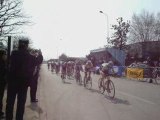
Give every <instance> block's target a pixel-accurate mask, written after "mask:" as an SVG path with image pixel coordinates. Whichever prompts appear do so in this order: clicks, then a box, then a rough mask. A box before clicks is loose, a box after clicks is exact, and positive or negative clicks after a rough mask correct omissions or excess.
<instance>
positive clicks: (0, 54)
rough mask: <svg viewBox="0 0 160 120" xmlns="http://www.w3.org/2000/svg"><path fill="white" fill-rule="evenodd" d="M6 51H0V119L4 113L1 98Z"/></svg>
mask: <svg viewBox="0 0 160 120" xmlns="http://www.w3.org/2000/svg"><path fill="white" fill-rule="evenodd" d="M5 56H6V51H4V50H0V118H3V117H4V112H3V110H2V108H3V96H4V90H5V86H6V80H5V77H6V72H7V69H6V57H5Z"/></svg>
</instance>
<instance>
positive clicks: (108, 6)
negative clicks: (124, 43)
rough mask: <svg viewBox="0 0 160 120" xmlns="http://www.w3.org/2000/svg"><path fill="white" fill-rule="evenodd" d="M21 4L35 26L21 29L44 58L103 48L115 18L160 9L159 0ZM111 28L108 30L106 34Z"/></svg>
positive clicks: (37, 0) (56, 0) (65, 0)
mask: <svg viewBox="0 0 160 120" xmlns="http://www.w3.org/2000/svg"><path fill="white" fill-rule="evenodd" d="M23 1H24V3H23V7H24V10H25V12H26V13H27V14H29V15H30V16H32V21H33V22H34V23H35V25H33V26H30V27H25V28H24V29H25V30H24V31H25V32H26V34H27V35H28V36H29V37H30V38H31V39H32V41H33V46H34V47H36V48H38V49H41V50H42V53H43V56H44V58H45V59H50V58H57V56H59V55H60V54H62V53H65V54H66V55H67V56H72V57H74V56H75V57H85V56H86V55H87V54H89V52H90V50H92V49H96V48H100V47H103V46H104V45H105V44H106V43H107V42H106V37H107V16H105V15H104V14H102V13H100V12H99V11H103V12H104V13H105V14H106V15H108V18H109V27H110V28H111V24H115V23H116V18H118V17H123V18H124V20H125V21H126V20H131V17H132V15H133V13H141V11H142V10H143V9H145V10H147V11H150V12H154V13H157V12H160V7H159V5H160V0H23ZM111 33H112V31H111V30H109V36H111Z"/></svg>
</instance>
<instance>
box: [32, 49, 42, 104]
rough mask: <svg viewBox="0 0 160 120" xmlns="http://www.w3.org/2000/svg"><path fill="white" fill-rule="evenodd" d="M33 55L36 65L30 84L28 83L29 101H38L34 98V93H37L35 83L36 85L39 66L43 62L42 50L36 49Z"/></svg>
mask: <svg viewBox="0 0 160 120" xmlns="http://www.w3.org/2000/svg"><path fill="white" fill-rule="evenodd" d="M35 57H36V66H35V70H34V73H33V78H32V80H31V84H30V97H31V102H38V99H37V98H36V93H37V85H38V78H39V71H40V66H41V64H42V62H43V56H42V52H41V51H40V50H36V51H35Z"/></svg>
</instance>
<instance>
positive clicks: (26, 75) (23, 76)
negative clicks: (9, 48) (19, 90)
mask: <svg viewBox="0 0 160 120" xmlns="http://www.w3.org/2000/svg"><path fill="white" fill-rule="evenodd" d="M34 65H35V60H34V57H33V56H32V55H31V54H30V53H29V52H28V51H27V50H15V51H13V52H12V54H11V63H10V73H9V75H10V79H9V81H8V82H10V83H19V84H29V80H30V79H31V78H32V75H33V69H32V68H33V66H34Z"/></svg>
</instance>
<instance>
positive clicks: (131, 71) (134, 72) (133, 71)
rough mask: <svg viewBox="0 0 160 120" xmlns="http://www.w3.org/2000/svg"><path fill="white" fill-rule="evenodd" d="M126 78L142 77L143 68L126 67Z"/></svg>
mask: <svg viewBox="0 0 160 120" xmlns="http://www.w3.org/2000/svg"><path fill="white" fill-rule="evenodd" d="M127 77H128V78H143V69H138V68H127Z"/></svg>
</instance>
